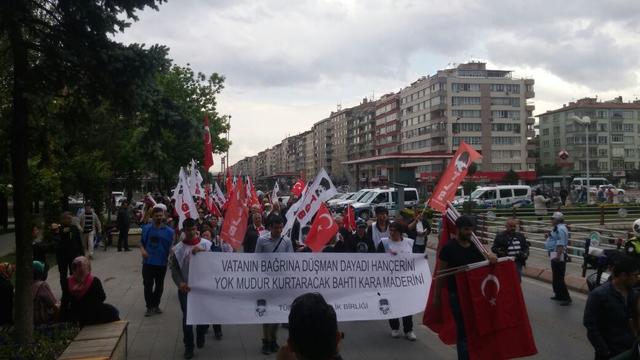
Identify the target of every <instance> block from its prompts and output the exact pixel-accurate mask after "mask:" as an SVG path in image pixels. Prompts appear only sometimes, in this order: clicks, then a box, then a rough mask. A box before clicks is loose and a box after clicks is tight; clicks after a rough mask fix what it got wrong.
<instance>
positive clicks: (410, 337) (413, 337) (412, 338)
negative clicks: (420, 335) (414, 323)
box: [404, 331, 416, 341]
mask: <svg viewBox="0 0 640 360" xmlns="http://www.w3.org/2000/svg"><path fill="white" fill-rule="evenodd" d="M404 336H405V337H406V338H407V340H409V341H416V334H414V333H413V331H409V332H408V333H406V334H404Z"/></svg>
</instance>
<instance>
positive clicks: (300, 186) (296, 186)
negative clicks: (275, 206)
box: [291, 179, 304, 197]
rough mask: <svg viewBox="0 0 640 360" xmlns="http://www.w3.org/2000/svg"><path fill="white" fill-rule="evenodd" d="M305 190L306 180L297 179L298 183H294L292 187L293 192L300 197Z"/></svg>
mask: <svg viewBox="0 0 640 360" xmlns="http://www.w3.org/2000/svg"><path fill="white" fill-rule="evenodd" d="M303 190H304V180H302V179H298V181H296V183H295V184H294V185H293V188H291V193H292V194H293V195H295V196H296V197H300V195H302V191H303Z"/></svg>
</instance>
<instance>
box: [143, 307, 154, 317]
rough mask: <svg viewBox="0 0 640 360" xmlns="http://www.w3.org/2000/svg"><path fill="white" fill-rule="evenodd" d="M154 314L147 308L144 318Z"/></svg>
mask: <svg viewBox="0 0 640 360" xmlns="http://www.w3.org/2000/svg"><path fill="white" fill-rule="evenodd" d="M153 314H154V312H153V309H152V308H147V311H146V312H145V313H144V317H149V316H153Z"/></svg>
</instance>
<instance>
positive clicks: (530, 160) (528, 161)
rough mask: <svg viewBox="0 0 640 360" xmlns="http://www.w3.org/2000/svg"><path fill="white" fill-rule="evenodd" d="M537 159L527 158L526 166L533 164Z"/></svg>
mask: <svg viewBox="0 0 640 360" xmlns="http://www.w3.org/2000/svg"><path fill="white" fill-rule="evenodd" d="M537 160H538V159H536V158H527V164H535V163H536V162H537Z"/></svg>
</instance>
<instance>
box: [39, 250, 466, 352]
mask: <svg viewBox="0 0 640 360" xmlns="http://www.w3.org/2000/svg"><path fill="white" fill-rule="evenodd" d="M94 255H95V257H94V260H93V261H92V271H93V273H94V274H95V275H96V276H97V277H98V278H100V280H102V283H103V286H104V289H105V292H106V294H107V300H106V302H108V303H110V304H113V305H115V306H116V307H117V308H118V309H119V310H120V317H121V318H122V319H123V320H127V321H129V333H128V334H129V337H128V345H129V346H128V355H129V356H128V358H129V359H130V360H139V359H140V360H141V359H149V360H151V359H153V360H156V359H182V355H183V351H184V348H183V345H182V327H181V318H182V312H181V311H180V307H179V304H178V296H177V289H176V286H175V285H174V284H173V282H172V281H171V279H170V274H169V273H167V276H166V278H165V288H164V295H163V296H162V303H161V304H160V308H161V309H162V310H163V311H164V314H161V315H155V316H152V317H149V318H146V317H144V311H145V304H144V296H143V287H142V275H141V273H140V272H141V269H142V265H141V261H140V253H139V251H138V250H137V249H135V248H134V249H133V251H131V252H116V250H115V248H109V251H107V252H104V251H103V250H101V249H100V250H96V252H95V254H94ZM48 283H49V284H50V285H51V287H52V289H53V292H54V294H55V295H56V296H60V294H61V290H60V283H59V273H58V269H57V267H54V268H53V269H51V270H50V271H49V279H48ZM421 323H422V314H417V315H415V316H414V331H415V333H416V335H417V337H418V341H416V342H415V343H411V342H409V341H407V340H405V339H392V338H391V337H390V336H389V331H390V330H389V325H388V323H387V321H361V322H343V323H340V330H341V331H343V332H345V339H344V341H343V347H342V348H343V349H344V350H343V352H342V355H343V356H344V358H345V359H350V360H352V359H360V360H368V359H371V360H377V359H380V360H389V359H422V358H425V357H428V358H430V359H453V358H455V350H454V348H452V347H448V346H445V345H442V343H440V341H439V340H438V338H437V337H436V336H434V335H433V334H432V333H430V332H429V331H427V330H425V329H424V328H423V327H422V326H421V325H420V324H421ZM222 331H223V333H224V338H223V339H222V341H216V340H215V339H214V337H213V331H212V330H210V331H209V333H208V334H207V338H206V344H205V347H204V348H203V349H196V354H195V359H225V360H226V359H234V360H235V359H251V360H252V359H275V355H270V356H264V355H262V354H261V353H260V347H261V340H260V339H261V338H262V327H261V326H260V325H223V326H222ZM278 337H279V339H278V342H279V343H280V344H284V342H285V341H286V338H287V330H286V329H280V330H279V333H278Z"/></svg>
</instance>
